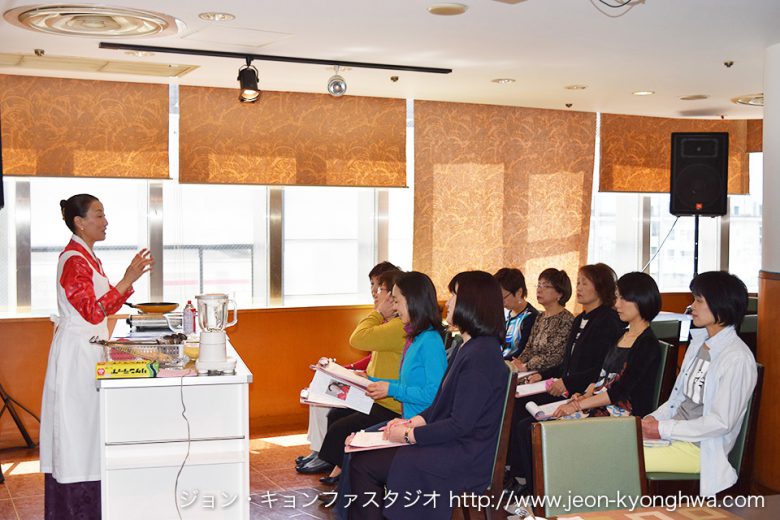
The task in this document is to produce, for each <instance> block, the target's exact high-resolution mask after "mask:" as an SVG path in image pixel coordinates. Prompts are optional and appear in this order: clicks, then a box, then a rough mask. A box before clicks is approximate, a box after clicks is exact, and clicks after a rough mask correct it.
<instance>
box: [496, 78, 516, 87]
mask: <svg viewBox="0 0 780 520" xmlns="http://www.w3.org/2000/svg"><path fill="white" fill-rule="evenodd" d="M490 81H492V82H493V83H498V84H499V85H508V84H509V83H514V82H515V80H513V79H512V78H496V79H491V80H490Z"/></svg>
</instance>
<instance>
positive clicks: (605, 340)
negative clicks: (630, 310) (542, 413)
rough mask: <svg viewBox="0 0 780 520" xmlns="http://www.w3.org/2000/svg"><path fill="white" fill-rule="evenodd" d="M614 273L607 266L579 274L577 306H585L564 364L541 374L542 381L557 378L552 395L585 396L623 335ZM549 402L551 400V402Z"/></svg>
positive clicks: (585, 267) (585, 268) (587, 267)
mask: <svg viewBox="0 0 780 520" xmlns="http://www.w3.org/2000/svg"><path fill="white" fill-rule="evenodd" d="M616 278H617V276H615V271H613V270H612V268H611V267H610V266H608V265H607V264H602V263H598V264H591V265H583V266H582V267H580V270H579V272H578V273H577V303H579V304H580V305H582V310H583V312H582V313H580V314H579V315H578V316H577V317H576V318H575V319H574V323H573V324H572V329H571V333H570V334H569V339H568V342H567V343H566V347H565V348H564V352H563V363H562V364H561V365H559V366H557V367H553V368H551V369H549V370H542V371H540V375H541V379H547V378H550V377H556V378H558V379H556V380H555V383H553V385H552V388H550V392H549V393H550V396H552V397H555V398H559V397H560V396H562V395H565V394H572V395H573V394H574V393H582V392H584V391H585V389H586V388H587V387H588V385H589V384H590V383H592V382H593V381H595V380H596V378H597V377H598V375H599V372H600V371H601V365H602V364H603V363H604V357H605V356H606V354H607V350H609V348H610V347H611V346H612V345H614V344H615V342H616V341H617V339H618V338H619V337H620V335H621V334H623V329H624V328H625V325H624V324H623V322H621V321H620V318H618V315H617V312H615V309H614V308H613V307H614V306H615V299H616V296H615V293H616V285H615V280H616ZM548 402H549V401H548Z"/></svg>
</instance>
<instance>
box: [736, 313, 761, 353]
mask: <svg viewBox="0 0 780 520" xmlns="http://www.w3.org/2000/svg"><path fill="white" fill-rule="evenodd" d="M739 337H740V338H742V341H744V342H745V344H746V345H747V346H748V348H750V350H751V352H753V354H754V355H755V353H756V345H757V341H758V315H756V314H747V315H745V318H744V319H743V320H742V323H741V324H740V326H739Z"/></svg>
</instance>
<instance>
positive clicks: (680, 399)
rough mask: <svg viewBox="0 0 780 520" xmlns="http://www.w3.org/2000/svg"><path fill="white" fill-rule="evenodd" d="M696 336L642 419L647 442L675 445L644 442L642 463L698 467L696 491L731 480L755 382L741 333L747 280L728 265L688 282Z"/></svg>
mask: <svg viewBox="0 0 780 520" xmlns="http://www.w3.org/2000/svg"><path fill="white" fill-rule="evenodd" d="M691 292H692V293H693V303H692V304H691V309H692V310H693V325H694V326H695V327H699V328H696V329H691V342H690V344H689V346H688V350H687V351H686V353H685V359H683V363H682V367H681V368H680V374H679V375H678V376H677V380H676V381H675V383H674V389H673V390H672V395H671V396H670V397H669V400H668V401H666V402H665V403H664V404H662V405H661V406H660V407H658V410H656V411H654V412H653V413H652V414H650V415H648V416H646V417H645V418H644V419H643V420H642V435H643V437H644V438H645V440H658V439H665V440H667V441H671V444H670V445H668V446H664V447H652V448H645V450H644V451H645V469H646V470H647V471H664V472H671V473H699V474H700V475H701V477H700V481H699V494H700V495H702V496H712V495H715V494H716V493H718V492H719V491H722V490H724V489H727V488H729V487H730V486H732V485H734V483H735V482H736V481H737V472H736V471H735V470H734V468H733V467H732V466H731V464H730V463H729V459H728V455H729V452H730V451H731V449H732V448H733V447H734V444H735V442H736V440H737V436H738V435H739V430H740V428H741V426H742V421H744V420H747V418H746V417H745V415H746V413H745V412H746V410H747V405H748V402H749V401H750V399H751V396H752V394H753V389H754V388H755V386H756V379H757V372H756V360H755V358H754V357H753V354H752V353H751V352H750V349H749V348H748V347H747V345H745V343H744V342H743V341H742V340H741V339H740V338H739V336H737V331H736V327H737V326H739V324H740V323H741V322H742V318H743V316H744V315H745V309H746V308H747V301H748V294H747V288H746V287H745V284H744V283H742V280H740V279H739V278H737V277H736V276H734V275H732V274H729V273H726V272H724V271H711V272H708V273H702V274H700V275H698V276H696V277H695V278H694V279H693V281H692V282H691Z"/></svg>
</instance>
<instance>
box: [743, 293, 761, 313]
mask: <svg viewBox="0 0 780 520" xmlns="http://www.w3.org/2000/svg"><path fill="white" fill-rule="evenodd" d="M745 312H746V313H747V314H758V296H749V297H748V304H747V310H746V311H745Z"/></svg>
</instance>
